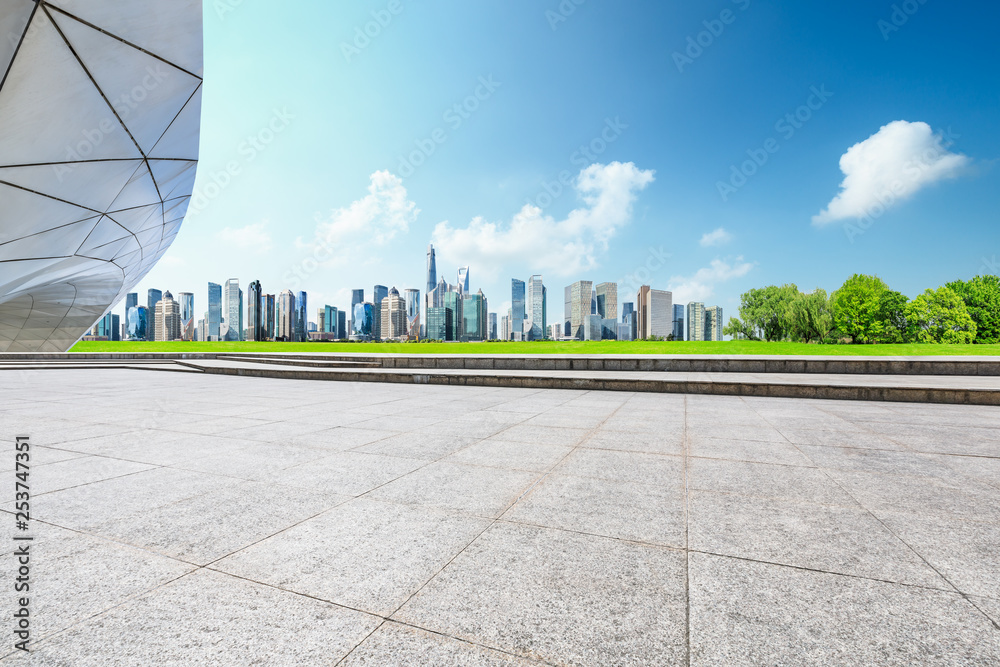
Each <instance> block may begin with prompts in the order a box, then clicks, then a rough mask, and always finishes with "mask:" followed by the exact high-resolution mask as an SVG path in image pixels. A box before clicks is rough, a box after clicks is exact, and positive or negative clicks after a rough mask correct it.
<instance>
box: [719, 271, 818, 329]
mask: <svg viewBox="0 0 1000 667" xmlns="http://www.w3.org/2000/svg"><path fill="white" fill-rule="evenodd" d="M798 295H799V288H798V287H796V286H795V285H782V286H781V287H778V286H776V285H769V286H767V287H760V288H756V289H752V290H750V291H749V292H745V293H744V294H743V295H742V296H741V297H740V317H739V320H736V319H733V318H730V320H729V324H727V325H726V326H725V327H724V328H723V333H724V334H727V335H730V336H739V337H741V338H746V339H747V340H767V341H775V340H784V339H785V338H786V337H787V336H788V322H787V319H786V318H787V310H788V306H789V304H791V303H792V302H793V301H794V300H795V299H796V298H797V297H798Z"/></svg>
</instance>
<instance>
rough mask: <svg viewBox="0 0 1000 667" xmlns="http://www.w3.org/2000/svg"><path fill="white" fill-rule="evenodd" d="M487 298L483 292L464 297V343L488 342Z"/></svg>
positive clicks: (462, 332) (461, 337)
mask: <svg viewBox="0 0 1000 667" xmlns="http://www.w3.org/2000/svg"><path fill="white" fill-rule="evenodd" d="M486 310H487V305H486V297H485V296H483V290H479V292H478V293H476V294H465V295H463V296H462V331H461V334H460V337H459V340H462V341H464V342H472V341H481V340H486Z"/></svg>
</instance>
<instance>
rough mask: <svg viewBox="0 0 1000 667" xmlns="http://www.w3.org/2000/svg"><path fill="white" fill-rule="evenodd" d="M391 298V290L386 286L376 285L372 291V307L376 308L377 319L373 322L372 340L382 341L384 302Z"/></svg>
mask: <svg viewBox="0 0 1000 667" xmlns="http://www.w3.org/2000/svg"><path fill="white" fill-rule="evenodd" d="M387 296H389V288H388V287H386V286H385V285H375V287H374V289H373V290H372V305H373V306H374V307H375V319H374V321H373V322H372V340H382V301H384V300H385V298H386V297H387Z"/></svg>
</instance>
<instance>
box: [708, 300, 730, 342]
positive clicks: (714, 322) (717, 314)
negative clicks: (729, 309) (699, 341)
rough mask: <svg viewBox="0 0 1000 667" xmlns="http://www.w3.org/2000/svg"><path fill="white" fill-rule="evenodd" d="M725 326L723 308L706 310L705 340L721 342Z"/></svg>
mask: <svg viewBox="0 0 1000 667" xmlns="http://www.w3.org/2000/svg"><path fill="white" fill-rule="evenodd" d="M724 326H725V325H724V324H723V321H722V306H709V307H708V308H706V309H705V340H712V341H721V340H722V329H723V327H724Z"/></svg>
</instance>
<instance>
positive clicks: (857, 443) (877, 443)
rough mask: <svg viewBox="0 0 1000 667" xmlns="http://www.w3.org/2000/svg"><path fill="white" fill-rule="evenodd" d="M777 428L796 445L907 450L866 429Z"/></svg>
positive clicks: (899, 444) (903, 446) (891, 440)
mask: <svg viewBox="0 0 1000 667" xmlns="http://www.w3.org/2000/svg"><path fill="white" fill-rule="evenodd" d="M778 430H779V431H780V432H781V434H782V435H783V436H785V438H787V439H788V441H789V442H791V443H793V444H796V445H822V446H825V447H849V448H851V449H890V450H896V451H908V450H907V447H906V446H905V445H903V444H901V443H899V442H897V441H895V440H893V439H891V438H887V437H885V436H882V435H878V434H875V433H870V432H867V431H862V432H856V431H839V430H838V431H823V430H818V429H801V428H796V429H792V428H783V427H781V426H780V425H779V427H778Z"/></svg>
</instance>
